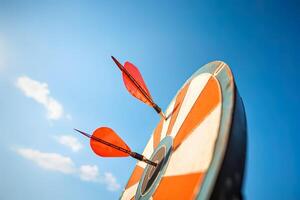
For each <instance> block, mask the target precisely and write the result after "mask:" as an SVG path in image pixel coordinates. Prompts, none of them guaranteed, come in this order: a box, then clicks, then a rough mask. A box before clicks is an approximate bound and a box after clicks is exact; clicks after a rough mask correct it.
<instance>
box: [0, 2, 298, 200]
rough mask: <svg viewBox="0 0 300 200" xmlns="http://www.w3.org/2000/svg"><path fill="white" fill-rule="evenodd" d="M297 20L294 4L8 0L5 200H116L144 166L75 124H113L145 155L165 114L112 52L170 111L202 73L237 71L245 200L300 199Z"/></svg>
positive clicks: (4, 6) (4, 18)
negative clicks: (104, 151) (133, 90)
mask: <svg viewBox="0 0 300 200" xmlns="http://www.w3.org/2000/svg"><path fill="white" fill-rule="evenodd" d="M299 13H300V5H299V3H298V2H296V1H295V2H294V1H284V2H283V1H259V0H258V1H201V2H196V1H181V2H180V1H164V2H162V1H157V2H153V1H126V3H124V1H57V2H55V1H43V2H40V1H26V2H25V1H0V92H1V98H0V110H1V112H0V125H1V131H0V134H1V140H0V144H1V145H0V157H1V165H0V177H1V181H0V199H6V200H18V199H32V200H35V199H36V200H38V199H45V200H47V199H49V200H50V199H83V198H85V199H116V198H118V197H119V195H120V193H121V189H119V186H120V187H121V188H122V187H123V186H124V185H125V183H126V181H127V180H128V178H129V175H130V173H129V172H130V171H131V170H132V169H133V167H134V164H135V161H134V160H133V159H126V158H119V159H103V158H98V157H96V156H95V155H94V154H93V153H92V152H91V151H90V149H89V146H88V145H89V144H88V141H87V140H85V139H84V138H82V137H81V136H79V135H78V134H76V133H74V132H73V131H72V129H73V128H74V127H75V128H79V129H82V130H86V131H89V132H90V131H92V130H93V129H95V128H97V127H99V126H103V125H106V126H110V127H113V128H114V129H115V130H116V131H117V132H118V133H119V134H120V135H121V136H122V137H123V138H124V140H125V141H126V142H127V143H128V144H129V145H130V146H131V147H132V149H133V150H135V151H138V152H142V150H143V147H144V146H145V145H146V142H147V141H148V139H149V136H150V133H151V132H152V130H153V128H154V127H155V126H156V123H157V122H158V120H159V118H158V116H157V115H156V114H155V113H154V112H153V110H151V109H150V108H149V107H147V106H145V105H143V104H142V103H140V102H138V101H137V100H135V99H133V98H132V97H131V96H130V95H129V94H128V93H127V91H126V90H125V88H124V86H123V83H122V79H121V75H120V73H119V71H118V69H117V68H116V67H115V66H114V63H113V62H112V60H111V59H110V56H111V55H114V56H115V57H117V58H118V59H119V60H120V61H122V62H124V61H126V60H129V61H131V62H133V63H134V64H136V65H137V66H138V67H139V68H140V70H141V72H142V74H143V75H144V78H145V80H146V82H147V85H148V87H149V89H150V91H151V93H152V96H153V97H154V99H155V100H156V101H157V102H158V104H159V105H160V106H161V107H162V108H166V107H167V105H168V103H169V102H170V100H171V99H172V98H173V96H174V95H175V93H176V92H177V90H178V89H179V88H180V87H181V85H182V84H183V83H184V81H185V80H186V79H187V78H188V77H189V76H190V75H192V74H193V73H194V72H195V71H196V70H197V69H198V68H199V67H200V66H202V65H204V64H206V63H207V62H210V61H213V60H223V61H225V62H226V63H227V64H229V65H230V66H231V68H232V70H233V73H234V75H235V79H236V83H237V85H238V88H239V91H240V94H241V96H242V98H243V100H244V104H245V108H246V112H247V120H248V151H247V166H246V177H245V185H244V194H245V196H246V199H297V197H298V196H300V192H299V190H298V188H299V180H300V173H299V172H298V169H299V167H300V157H299V155H298V154H299V153H300V150H299V141H300V136H299V133H300V130H299V126H298V124H299V121H300V120H299V119H300V116H299V113H300V108H299V102H300V95H299V88H298V87H299V85H300V81H299V78H298V74H299V71H300V70H299V66H298V62H297V61H298V59H299V52H300V49H299V46H300V39H299V35H300V31H299V24H300V14H299ZM28 88H29V89H28ZM32 88H38V91H40V93H39V94H38V95H36V94H33V93H31V91H32V90H30V89H32ZM26 92H27V93H26ZM49 92H50V93H49ZM34 95H35V96H34ZM63 136H73V137H75V138H76V140H72V139H70V137H67V139H66V137H63ZM78 143H79V144H78ZM80 144H81V146H80ZM74 145H75V146H76V145H77V150H76V147H75V149H74ZM78 145H79V146H80V147H78ZM70 147H73V149H72V148H70ZM45 159H46V160H47V161H49V160H51V161H53V162H54V164H53V163H52V164H53V165H51V162H50V164H49V162H46V163H45ZM57 165H60V166H62V167H61V168H62V169H64V170H63V171H57V168H56V166H57ZM112 190H113V191H112Z"/></svg>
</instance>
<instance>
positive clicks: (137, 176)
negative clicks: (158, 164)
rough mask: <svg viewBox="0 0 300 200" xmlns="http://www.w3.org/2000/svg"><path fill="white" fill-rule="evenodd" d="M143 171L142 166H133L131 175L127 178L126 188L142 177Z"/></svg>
mask: <svg viewBox="0 0 300 200" xmlns="http://www.w3.org/2000/svg"><path fill="white" fill-rule="evenodd" d="M143 171H144V168H142V167H140V166H138V165H137V166H136V167H135V168H134V170H133V172H132V175H131V177H130V179H129V180H128V183H127V185H126V187H125V188H126V189H128V188H130V187H131V186H133V185H134V184H136V183H137V182H139V181H140V179H141V177H142V174H143Z"/></svg>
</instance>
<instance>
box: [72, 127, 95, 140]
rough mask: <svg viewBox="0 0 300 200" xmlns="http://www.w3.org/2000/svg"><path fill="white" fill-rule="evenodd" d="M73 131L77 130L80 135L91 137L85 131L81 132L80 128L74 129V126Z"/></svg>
mask: <svg viewBox="0 0 300 200" xmlns="http://www.w3.org/2000/svg"><path fill="white" fill-rule="evenodd" d="M73 129H74V130H75V131H77V132H78V133H81V134H82V135H84V136H86V137H88V138H91V136H90V135H89V134H87V133H85V132H83V131H81V130H78V129H76V128H73Z"/></svg>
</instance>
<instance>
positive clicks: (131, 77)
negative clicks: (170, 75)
mask: <svg viewBox="0 0 300 200" xmlns="http://www.w3.org/2000/svg"><path fill="white" fill-rule="evenodd" d="M111 58H112V59H113V61H114V62H115V63H116V65H117V66H118V68H119V69H120V70H121V71H122V76H123V82H124V84H125V87H126V89H127V90H128V92H129V93H130V94H131V95H132V96H134V97H135V98H137V99H139V100H141V101H142V102H144V103H146V104H147V105H149V106H151V107H152V108H153V109H154V110H155V111H156V112H157V113H158V114H160V115H161V116H162V117H163V118H164V119H166V117H165V115H164V113H163V112H162V111H161V108H160V107H159V106H158V105H157V104H156V103H155V102H154V101H153V99H152V97H151V94H150V92H149V90H148V88H147V86H146V84H145V81H144V79H143V77H142V75H141V73H140V71H139V69H138V68H137V67H135V66H134V65H133V64H132V63H130V62H125V64H124V66H123V65H122V64H121V63H120V62H119V61H118V60H117V59H116V58H115V57H113V56H112V57H111Z"/></svg>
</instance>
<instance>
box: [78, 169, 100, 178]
mask: <svg viewBox="0 0 300 200" xmlns="http://www.w3.org/2000/svg"><path fill="white" fill-rule="evenodd" d="M79 176H80V179H81V180H83V181H98V180H99V170H98V167H97V166H96V165H82V166H81V167H80V168H79Z"/></svg>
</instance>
